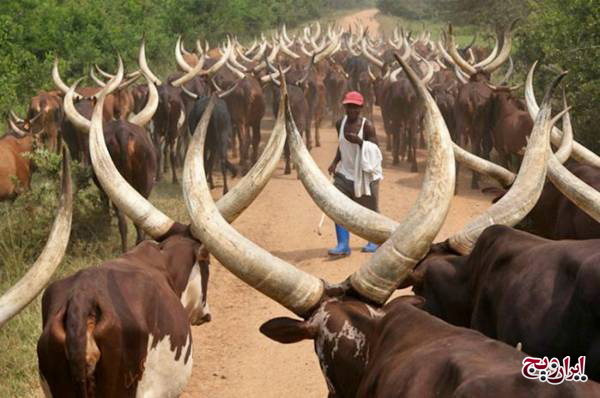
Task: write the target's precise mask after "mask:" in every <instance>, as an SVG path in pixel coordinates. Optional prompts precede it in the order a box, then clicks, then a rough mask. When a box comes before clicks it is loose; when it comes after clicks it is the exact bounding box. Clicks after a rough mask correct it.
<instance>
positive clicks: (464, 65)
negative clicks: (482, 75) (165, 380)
mask: <svg viewBox="0 0 600 398" xmlns="http://www.w3.org/2000/svg"><path fill="white" fill-rule="evenodd" d="M447 47H448V54H450V57H451V58H452V60H453V61H454V63H455V64H456V65H458V66H459V67H460V68H461V69H462V70H463V71H464V72H465V73H466V74H468V75H469V76H471V75H474V74H475V73H477V69H475V68H474V67H473V65H471V64H470V63H468V62H467V61H465V59H464V58H463V57H461V56H460V54H459V53H458V51H457V49H456V42H455V40H454V35H453V34H452V25H450V26H449V28H448V43H447Z"/></svg>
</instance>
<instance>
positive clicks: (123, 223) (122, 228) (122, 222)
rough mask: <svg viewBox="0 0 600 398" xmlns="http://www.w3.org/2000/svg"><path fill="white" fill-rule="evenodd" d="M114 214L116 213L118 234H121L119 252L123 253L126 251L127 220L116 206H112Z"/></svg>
mask: <svg viewBox="0 0 600 398" xmlns="http://www.w3.org/2000/svg"><path fill="white" fill-rule="evenodd" d="M113 207H114V208H115V212H116V213H117V221H118V223H119V233H120V234H121V250H122V251H123V253H125V252H126V251H127V220H126V219H125V215H124V214H123V212H122V211H121V210H119V208H118V207H117V206H115V205H114V204H113Z"/></svg>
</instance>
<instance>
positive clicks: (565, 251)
mask: <svg viewBox="0 0 600 398" xmlns="http://www.w3.org/2000/svg"><path fill="white" fill-rule="evenodd" d="M598 244H599V242H598V241H597V240H583V241H551V240H546V239H543V238H540V237H537V236H535V235H531V234H529V233H527V232H522V231H518V230H515V229H512V228H508V227H504V226H492V227H489V228H488V229H486V230H485V231H484V232H483V233H482V234H481V236H480V237H479V239H478V240H477V242H476V244H475V247H474V248H473V251H472V252H471V254H470V255H468V256H459V255H456V254H452V253H453V252H452V250H451V249H449V247H448V245H447V244H445V243H443V244H440V245H438V246H437V247H436V248H434V249H433V250H432V253H431V254H430V255H429V256H428V257H427V259H426V260H424V261H423V262H421V263H420V264H419V265H418V266H417V268H416V271H415V274H414V275H413V281H414V283H415V285H414V290H415V293H417V294H419V295H423V296H424V297H425V300H426V303H425V306H424V309H425V310H427V311H428V312H430V313H432V314H433V315H436V316H438V317H440V318H442V319H444V320H445V321H447V322H450V323H453V324H455V325H458V326H466V327H471V328H474V329H476V330H478V331H480V332H482V333H484V334H486V335H488V336H490V337H492V338H495V339H498V340H501V341H504V342H506V343H508V344H513V345H514V344H517V343H519V342H520V343H522V345H523V351H525V352H527V353H528V354H530V355H533V356H540V357H543V356H548V357H558V358H561V359H562V358H563V357H565V356H570V357H571V360H572V361H573V360H575V361H577V358H578V357H579V356H581V355H583V356H586V372H587V374H588V375H589V376H590V378H592V379H594V380H600V350H599V347H600V340H599V336H600V328H599V327H598V320H599V319H600V313H598V308H599V306H598V305H599V304H600V303H598V297H599V295H598V292H597V288H596V287H597V285H598V280H599V278H600V273H598V269H597V267H595V264H597V263H598V259H599V253H598V250H597V247H598Z"/></svg>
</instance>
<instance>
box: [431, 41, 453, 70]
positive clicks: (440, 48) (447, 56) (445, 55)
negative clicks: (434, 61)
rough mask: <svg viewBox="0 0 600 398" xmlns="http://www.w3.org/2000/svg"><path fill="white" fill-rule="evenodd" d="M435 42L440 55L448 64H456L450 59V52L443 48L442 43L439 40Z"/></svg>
mask: <svg viewBox="0 0 600 398" xmlns="http://www.w3.org/2000/svg"><path fill="white" fill-rule="evenodd" d="M435 44H436V46H437V49H438V51H439V53H440V54H441V55H442V57H443V58H444V60H445V61H446V62H447V63H448V65H456V63H455V62H454V60H453V59H452V57H451V56H450V54H448V52H447V51H446V49H445V48H444V45H443V44H442V43H441V42H440V41H437V42H435Z"/></svg>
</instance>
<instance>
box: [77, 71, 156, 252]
mask: <svg viewBox="0 0 600 398" xmlns="http://www.w3.org/2000/svg"><path fill="white" fill-rule="evenodd" d="M148 84H149V92H150V94H149V96H148V102H147V104H146V106H145V107H144V108H143V109H142V110H141V111H140V112H139V113H138V114H136V115H134V116H132V118H131V119H130V120H131V122H129V121H124V120H112V121H108V122H103V132H104V140H105V141H106V145H107V147H108V152H109V154H110V157H111V158H112V161H113V162H114V163H115V164H116V167H117V170H118V171H119V173H120V174H121V175H122V176H123V177H124V178H125V180H126V181H127V182H128V183H129V184H130V185H131V186H132V187H133V188H134V189H135V190H136V191H137V192H138V193H139V194H141V195H142V197H144V198H148V197H149V196H150V193H151V191H152V188H153V186H154V181H155V175H156V168H157V160H156V152H155V149H154V145H153V144H152V141H151V139H150V137H149V135H148V133H147V132H146V130H145V129H144V127H143V126H145V125H146V124H147V123H148V122H149V121H150V120H151V118H152V116H153V114H154V112H155V111H156V108H157V106H158V93H157V90H156V88H155V87H154V85H153V84H152V83H151V82H150V81H149V83H148ZM75 89H76V84H75V85H74V86H73V87H72V88H71V89H69V91H68V92H67V94H66V95H65V113H66V115H67V118H68V119H69V121H70V122H71V123H74V124H75V125H76V126H77V131H75V134H76V137H77V142H76V144H77V145H76V146H77V148H78V149H80V150H83V154H84V155H83V156H84V158H85V159H88V161H89V156H90V154H89V147H88V132H89V128H90V125H91V124H90V122H89V119H91V113H90V114H89V115H82V114H78V113H77V105H74V104H73V94H74V92H75ZM91 106H92V104H91V103H90V101H87V100H84V103H83V104H82V106H81V107H80V108H81V109H83V110H85V111H86V113H88V112H89V111H90V107H91ZM66 131H69V130H68V129H67V130H66ZM82 145H83V148H81V146H82ZM96 183H97V181H96ZM98 187H99V188H100V189H102V188H101V186H100V185H99V184H98ZM115 210H116V213H117V218H118V221H119V231H120V233H121V248H122V250H123V251H126V250H127V222H126V220H125V216H124V215H123V213H122V212H121V211H120V210H119V208H118V207H117V206H115ZM136 230H137V239H136V243H139V242H141V241H142V239H143V231H142V229H141V227H139V226H137V225H136Z"/></svg>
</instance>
